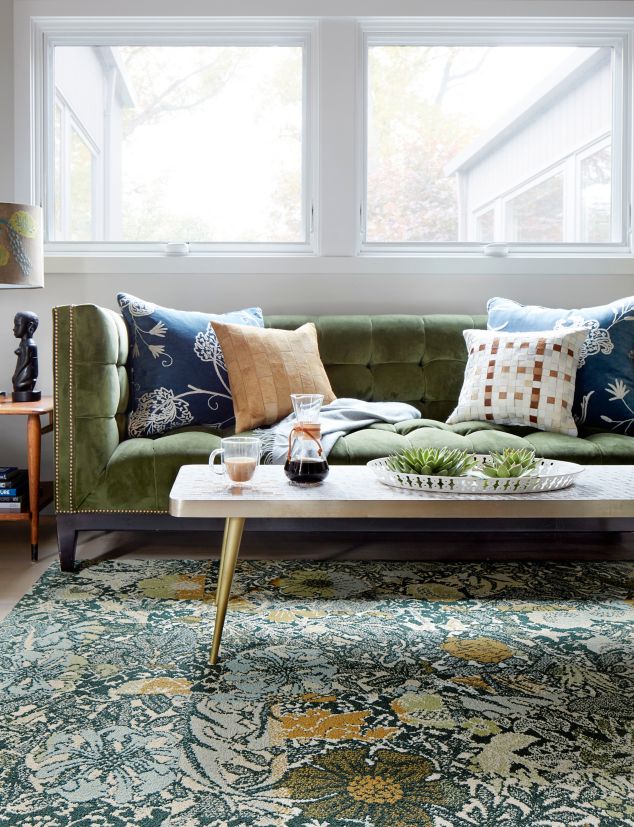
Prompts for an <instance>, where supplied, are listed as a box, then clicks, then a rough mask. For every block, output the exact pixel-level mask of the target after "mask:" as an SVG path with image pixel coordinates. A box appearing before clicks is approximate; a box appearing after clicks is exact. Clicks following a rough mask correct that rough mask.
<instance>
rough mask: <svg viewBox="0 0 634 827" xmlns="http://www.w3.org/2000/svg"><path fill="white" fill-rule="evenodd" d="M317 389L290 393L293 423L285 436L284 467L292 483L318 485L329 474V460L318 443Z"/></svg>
mask: <svg viewBox="0 0 634 827" xmlns="http://www.w3.org/2000/svg"><path fill="white" fill-rule="evenodd" d="M323 401H324V397H323V395H322V394H320V393H292V394H291V402H292V403H293V410H294V411H295V420H296V422H295V424H294V425H293V427H292V428H291V432H290V434H289V436H288V454H287V456H286V464H285V465H284V471H285V472H286V476H287V477H288V478H289V480H290V482H291V483H293V484H295V485H318V484H319V483H320V482H323V481H324V480H325V479H326V477H327V475H328V461H327V460H326V454H325V452H324V449H323V446H322V444H321V425H320V424H319V411H320V410H321V405H322V403H323Z"/></svg>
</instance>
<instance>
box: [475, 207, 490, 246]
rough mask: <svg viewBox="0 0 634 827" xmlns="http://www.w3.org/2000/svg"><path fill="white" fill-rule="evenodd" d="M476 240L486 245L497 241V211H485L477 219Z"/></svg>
mask: <svg viewBox="0 0 634 827" xmlns="http://www.w3.org/2000/svg"><path fill="white" fill-rule="evenodd" d="M475 238H476V241H483V242H484V243H485V244H486V243H488V242H490V241H493V240H494V239H495V211H494V210H492V209H489V210H485V211H484V212H482V213H480V215H476V217H475Z"/></svg>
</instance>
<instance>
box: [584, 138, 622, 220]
mask: <svg viewBox="0 0 634 827" xmlns="http://www.w3.org/2000/svg"><path fill="white" fill-rule="evenodd" d="M611 144H612V142H611V139H610V136H609V135H604V136H603V137H602V138H599V139H598V140H596V141H593V142H592V143H591V144H588V146H586V147H585V148H584V149H582V150H579V152H577V153H576V154H575V182H576V184H577V190H576V191H575V210H576V212H575V221H576V222H577V225H576V226H577V229H578V230H581V221H582V219H581V212H582V207H583V205H582V203H581V164H582V162H583V161H585V159H586V158H590V157H592V155H595V154H596V153H597V152H600V151H601V150H602V149H606V147H611ZM611 152H612V155H613V154H614V153H613V151H612V150H611ZM612 174H614V160H613V159H612ZM615 209H618V204H616V203H615V192H614V188H612V204H611V214H612V213H613V212H614V210H615Z"/></svg>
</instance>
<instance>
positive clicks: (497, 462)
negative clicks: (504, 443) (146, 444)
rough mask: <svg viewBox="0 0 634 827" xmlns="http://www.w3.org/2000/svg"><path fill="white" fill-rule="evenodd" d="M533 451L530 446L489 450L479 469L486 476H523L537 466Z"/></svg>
mask: <svg viewBox="0 0 634 827" xmlns="http://www.w3.org/2000/svg"><path fill="white" fill-rule="evenodd" d="M537 462H538V461H537V460H536V459H535V451H532V450H531V449H530V448H521V449H517V448H505V449H504V450H503V451H491V455H490V456H489V457H487V458H486V459H485V460H484V462H483V463H482V465H481V466H480V469H479V470H480V471H482V473H483V474H485V475H486V476H487V477H493V478H495V479H499V478H500V477H524V476H526V474H530V472H531V471H534V470H535V468H536V467H537Z"/></svg>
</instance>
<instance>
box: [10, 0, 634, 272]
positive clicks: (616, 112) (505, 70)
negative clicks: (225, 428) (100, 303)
mask: <svg viewBox="0 0 634 827" xmlns="http://www.w3.org/2000/svg"><path fill="white" fill-rule="evenodd" d="M100 2H102V3H103V0H100ZM138 2H139V0H132V6H131V7H130V8H131V13H130V15H129V16H128V15H124V16H121V17H117V16H116V15H115V14H112V15H108V16H99V15H95V16H89V17H82V16H76V17H73V16H64V15H65V14H66V13H65V12H64V11H63V10H64V9H67V8H71V7H67V6H64V4H62V3H61V0H50V5H49V4H47V14H46V16H42V17H39V16H33V9H34V8H37V9H40V8H43V6H40V4H35V5H33V4H17V6H16V11H15V17H16V26H15V31H16V37H17V38H18V40H17V41H16V43H17V45H18V46H21V45H24V47H25V48H24V49H21V48H18V49H16V64H17V67H18V68H17V69H16V84H17V85H16V89H18V90H21V92H22V93H23V94H16V96H15V101H16V103H15V109H16V137H17V140H16V146H17V147H18V150H17V152H16V181H17V185H18V190H19V191H20V192H23V193H25V196H24V197H28V196H26V193H27V192H28V193H30V195H31V199H32V200H35V201H39V202H41V203H42V204H43V205H44V208H45V215H46V244H47V246H46V251H47V253H48V254H49V255H50V256H51V258H53V257H57V260H58V263H57V264H55V265H53V266H56V267H57V266H58V267H59V268H60V270H59V272H68V271H67V270H63V269H62V268H63V266H71V267H74V268H76V270H77V271H82V269H81V262H79V261H78V262H77V264H74V263H72V262H73V260H74V259H75V257H77V259H79V258H80V257H81V256H83V255H85V256H87V257H91V256H94V260H93V261H92V262H83V265H84V270H83V272H89V271H92V272H108V271H109V270H110V269H111V266H112V268H116V267H118V266H119V265H120V266H121V268H122V272H130V271H129V270H126V269H123V268H124V262H123V261H122V260H121V261H120V262H119V264H115V263H114V256H113V257H112V258H110V259H109V256H110V254H111V253H112V254H116V255H117V256H124V255H126V254H129V256H128V261H129V262H130V263H132V266H133V268H136V264H134V262H136V261H141V259H142V258H143V257H147V256H148V255H164V254H165V253H168V252H172V253H179V252H187V251H189V252H190V253H192V254H194V255H193V256H192V258H194V259H195V258H196V257H198V258H199V259H203V258H208V259H210V258H211V257H212V256H215V257H216V258H215V261H214V262H213V263H211V262H210V261H207V262H205V261H202V260H199V261H197V262H196V261H192V262H191V263H190V264H188V265H183V266H182V267H181V268H180V269H183V270H184V269H188V271H189V272H192V273H195V272H200V273H205V272H208V271H209V270H210V269H214V268H215V269H216V270H217V272H221V273H223V274H226V275H229V274H230V273H233V272H236V273H238V272H249V273H259V272H278V273H289V274H292V273H294V272H297V273H300V272H305V273H314V274H315V275H319V274H320V273H333V274H343V273H347V272H349V273H356V274H360V275H363V274H365V273H368V272H372V273H390V272H397V271H398V272H402V273H418V272H423V271H424V272H427V273H440V272H452V273H457V272H466V271H470V272H473V273H481V272H485V271H487V268H489V264H490V262H488V261H487V260H486V259H483V258H482V257H483V256H486V255H496V256H498V257H502V256H505V255H508V257H509V258H510V259H512V258H515V259H516V264H509V265H507V264H505V263H504V262H503V261H498V262H496V263H495V264H494V265H492V266H493V267H494V268H495V270H496V272H507V271H508V272H518V273H524V274H526V273H528V272H533V270H536V269H537V268H538V266H539V265H538V261H537V259H539V258H543V257H549V258H550V260H551V264H550V265H549V267H550V268H551V270H552V272H555V271H558V272H562V273H563V272H566V273H572V272H576V271H577V270H575V269H574V267H573V264H572V263H570V262H571V259H572V257H577V259H579V258H581V257H584V259H585V261H586V262H588V261H590V259H591V258H594V259H596V260H598V259H599V258H602V259H603V260H604V261H607V260H608V259H612V260H613V261H612V263H610V264H609V266H608V269H609V270H610V272H614V273H617V272H618V273H625V272H627V268H628V266H629V264H628V262H626V261H623V259H624V258H625V257H632V256H633V254H634V250H633V248H632V237H631V227H630V223H631V222H630V220H629V216H630V206H631V201H632V167H633V161H632V158H633V157H634V153H633V147H632V131H633V128H632V124H633V123H634V121H633V118H632V116H633V109H634V105H633V103H632V95H631V89H632V85H631V77H632V68H633V66H634V21H632V20H629V19H626V18H621V17H619V18H616V17H612V18H610V17H605V18H604V17H595V18H582V17H568V18H566V17H548V18H539V17H535V16H533V17H530V16H524V17H520V18H517V17H513V18H503V17H484V16H480V17H469V18H467V17H465V18H460V17H458V16H454V17H451V18H449V17H448V18H441V17H423V16H420V17H407V18H405V17H392V18H390V17H363V16H357V17H355V16H354V15H355V14H358V9H359V0H354V2H353V3H351V4H350V5H348V0H346V4H344V6H345V8H350V9H353V8H354V9H357V11H356V12H355V11H353V12H352V14H350V15H348V14H347V12H346V11H345V10H344V7H342V9H341V11H340V12H337V13H336V14H333V15H330V16H327V17H322V18H306V17H301V16H298V17H278V16H262V17H251V16H249V17H247V16H244V17H218V16H201V17H178V16H170V17H169V19H168V18H161V17H151V16H147V17H136V16H134V12H133V11H132V9H133V8H137V3H138ZM195 2H196V3H197V2H198V0H195ZM79 6H80V4H77V5H75V6H73V8H79ZM201 8H202V5H201ZM398 10H400V11H403V10H404V7H403V6H402V5H401V4H400V0H399V3H397V6H396V7H395V11H394V12H393V13H394V14H399V13H400V11H398ZM27 28H28V29H29V31H30V32H31V35H30V37H29V38H28V41H27V38H26V30H27ZM20 39H22V40H20ZM22 41H24V42H22ZM27 46H28V48H27ZM31 87H32V88H33V98H32V101H31V105H28V95H27V94H26V90H27V89H30V88H31ZM21 197H22V196H21ZM168 242H187V243H188V245H189V246H188V247H187V245H186V244H179V245H177V246H175V247H174V248H172V249H169V248H168V247H167V246H166V244H167V243H168ZM99 254H105V255H103V258H102V259H101V260H100V261H99V260H97V258H98V256H99ZM259 256H261V257H264V256H267V257H270V261H268V262H267V263H265V262H264V259H263V258H260V259H259V260H258V257H259ZM273 256H276V257H277V258H276V261H275V262H273ZM299 257H302V258H305V259H308V258H313V259H314V260H313V261H312V262H309V261H306V262H302V263H298V258H299ZM531 257H533V258H534V261H533V263H531V264H526V263H524V264H522V263H521V262H520V261H519V260H520V259H523V260H524V262H526V260H527V259H528V258H531ZM62 258H65V259H66V262H70V265H69V264H65V263H64V264H62V263H59V262H61V261H62ZM223 259H224V260H223ZM370 259H374V260H373V261H372V262H371V263H370V261H369V260H370ZM382 259H383V260H384V261H382ZM388 259H389V260H390V261H391V263H392V264H393V268H392V269H390V267H389V263H388V261H387V260H388ZM567 259H568V262H567V261H566V260H567ZM617 259H618V260H619V261H617ZM556 261H557V262H558V263H557V264H556V266H554V262H556ZM110 262H112V265H111V263H110ZM51 264H52V262H51ZM145 266H146V269H147V270H149V268H150V265H149V264H146V265H145ZM160 267H161V268H163V270H164V271H165V272H173V270H172V269H170V268H174V269H175V270H178V269H179V267H180V265H176V264H174V263H173V262H170V261H166V262H164V263H163V264H162V265H160ZM463 267H464V269H462V268H463ZM100 268H102V269H100ZM103 268H105V269H103ZM531 268H532V269H531ZM588 268H589V269H592V270H593V272H596V273H602V272H607V270H606V269H605V267H604V268H603V269H601V268H600V266H599V265H598V264H596V265H595V264H591V265H588ZM593 268H594V269H593ZM610 268H611V269H610ZM577 269H578V268H577ZM137 271H138V272H145V270H144V269H143V264H142V263H141V264H139V265H138V269H137ZM585 271H587V269H586V270H584V272H585Z"/></svg>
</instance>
